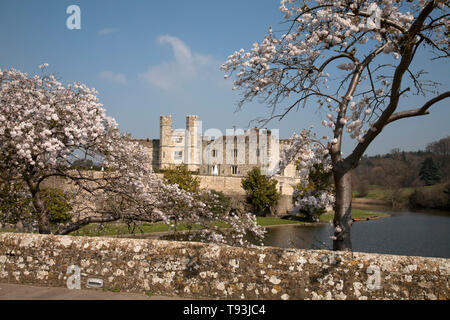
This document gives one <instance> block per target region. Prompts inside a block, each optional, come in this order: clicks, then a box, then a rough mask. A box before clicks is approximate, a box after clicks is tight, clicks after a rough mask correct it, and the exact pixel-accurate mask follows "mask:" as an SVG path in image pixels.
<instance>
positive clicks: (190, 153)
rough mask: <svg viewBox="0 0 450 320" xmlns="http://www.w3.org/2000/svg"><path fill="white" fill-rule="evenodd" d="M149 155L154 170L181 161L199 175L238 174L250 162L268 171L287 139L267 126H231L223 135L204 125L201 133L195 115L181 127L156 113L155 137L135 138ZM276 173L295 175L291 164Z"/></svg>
mask: <svg viewBox="0 0 450 320" xmlns="http://www.w3.org/2000/svg"><path fill="white" fill-rule="evenodd" d="M136 141H138V142H139V143H141V144H142V145H144V146H145V147H146V148H147V150H148V152H149V153H150V154H151V155H152V168H153V169H154V170H155V171H159V170H163V169H167V168H170V167H172V166H175V165H179V164H182V163H184V164H185V165H187V167H188V169H189V170H190V171H193V172H196V173H197V174H200V175H213V176H225V177H230V176H235V177H242V176H245V175H246V174H247V172H248V171H250V170H251V169H252V168H253V167H254V166H258V167H260V168H261V172H262V173H264V174H268V173H270V172H271V171H272V172H275V171H276V166H277V164H278V161H279V156H280V152H281V150H282V149H283V148H284V147H286V145H287V144H288V142H289V140H287V139H285V140H279V139H278V132H276V133H275V132H272V130H268V129H257V128H253V129H247V130H242V129H232V130H227V132H226V134H225V135H223V134H222V133H221V132H220V130H217V129H208V130H206V131H205V132H204V135H202V124H201V121H199V119H198V117H197V116H195V115H189V116H187V117H186V128H185V129H175V130H174V129H173V128H172V116H170V115H162V116H161V117H160V137H159V139H136ZM276 176H284V177H290V178H297V177H298V172H297V170H296V168H295V166H294V165H293V164H290V165H288V166H287V167H286V168H285V169H284V170H283V171H282V172H281V173H279V174H277V175H276Z"/></svg>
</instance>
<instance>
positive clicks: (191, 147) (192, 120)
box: [185, 115, 201, 171]
mask: <svg viewBox="0 0 450 320" xmlns="http://www.w3.org/2000/svg"><path fill="white" fill-rule="evenodd" d="M200 147H201V137H200V135H199V121H198V117H197V116H192V115H190V116H187V117H186V140H185V150H186V151H185V163H186V164H187V165H188V169H189V170H193V171H195V170H197V169H198V168H199V164H200V157H201V150H200Z"/></svg>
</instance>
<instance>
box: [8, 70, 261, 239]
mask: <svg viewBox="0 0 450 320" xmlns="http://www.w3.org/2000/svg"><path fill="white" fill-rule="evenodd" d="M46 67H47V65H43V66H41V69H42V76H38V75H36V76H28V75H27V74H25V73H22V72H20V71H18V70H15V69H10V70H0V159H1V160H2V161H1V163H0V178H1V180H0V191H1V195H2V199H3V200H2V201H0V204H1V206H0V220H1V221H6V220H8V221H11V220H15V221H26V222H28V223H31V222H36V223H37V226H38V231H39V232H40V233H51V232H52V233H56V234H68V233H70V232H72V231H74V230H77V229H78V228H80V227H82V226H84V225H86V224H89V223H94V222H97V223H106V222H111V221H117V220H121V219H123V220H126V221H147V222H157V221H163V222H164V223H167V224H173V222H174V221H181V220H182V221H183V222H184V223H187V224H195V225H197V226H198V227H200V228H201V232H200V235H201V237H202V239H204V240H205V241H214V242H228V243H232V244H237V245H247V244H248V243H247V242H246V241H245V240H244V236H245V234H246V232H250V233H253V234H254V235H255V236H257V237H262V236H263V230H262V228H260V227H259V226H258V225H257V224H256V218H255V217H254V216H252V215H245V216H243V217H241V219H234V218H233V217H229V216H228V215H221V216H219V215H215V214H213V213H212V212H211V211H210V210H209V208H208V207H207V206H206V205H205V204H204V203H203V202H201V201H199V200H198V199H197V198H195V197H194V195H193V194H192V193H190V192H188V191H185V190H183V189H181V188H178V186H177V185H170V184H167V183H165V182H164V181H163V180H162V179H160V178H158V177H157V176H156V174H154V173H153V171H152V169H151V163H152V162H151V156H150V154H149V153H148V152H147V151H146V150H145V148H144V147H143V146H141V145H140V144H139V143H137V142H134V141H133V140H132V139H131V137H130V136H129V135H126V134H120V133H119V130H118V128H117V123H116V121H115V120H114V119H113V118H111V117H108V116H106V111H105V109H103V108H102V105H101V104H100V103H99V101H98V98H97V96H96V95H97V92H96V91H95V90H94V89H89V88H87V87H86V85H84V84H81V83H78V82H75V83H73V84H68V85H66V86H64V85H63V84H62V83H61V82H59V81H58V80H56V78H55V76H54V75H51V74H50V75H47V74H44V72H45V70H46ZM83 159H92V161H94V162H95V163H101V164H102V166H103V167H104V168H106V169H105V170H104V171H101V172H98V171H90V170H86V168H85V166H83V165H81V166H80V165H79V164H80V163H81V164H83V163H84V164H86V162H83V161H80V160H83ZM74 164H75V165H74ZM53 178H59V179H61V180H62V181H63V183H64V195H65V196H67V198H64V199H68V200H69V201H70V203H69V204H68V206H65V203H64V202H61V201H59V202H57V201H56V199H59V200H61V197H58V196H57V194H54V193H53V196H51V197H50V198H49V197H48V196H47V195H46V193H45V188H44V187H45V185H46V183H47V182H48V181H49V180H50V179H53ZM60 195H61V194H60ZM52 199H53V200H52ZM50 200H52V201H50ZM55 201H56V202H55ZM180 203H182V204H184V207H185V208H188V209H186V210H179V209H180ZM55 206H56V207H57V208H58V210H59V213H60V217H59V218H60V219H56V220H53V222H55V223H56V222H59V223H57V225H56V226H55V227H52V226H51V224H50V222H51V221H50V220H51V214H50V213H51V210H49V208H54V209H55ZM25 207H27V208H29V210H22V209H23V208H25ZM69 207H70V210H68V209H69ZM11 208H13V209H12V210H10V209H11ZM58 210H57V211H58ZM62 213H64V215H65V214H70V215H71V217H72V219H70V221H68V220H69V219H61V218H64V217H61V214H62ZM212 220H222V221H225V222H227V223H228V224H229V225H230V226H231V229H230V230H231V231H232V232H231V234H232V236H231V237H225V236H224V232H223V231H222V230H216V229H214V228H212V227H211V223H210V222H211V221H212Z"/></svg>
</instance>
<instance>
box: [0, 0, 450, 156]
mask: <svg viewBox="0 0 450 320" xmlns="http://www.w3.org/2000/svg"><path fill="white" fill-rule="evenodd" d="M72 4H76V5H78V6H79V7H80V8H81V29H80V30H69V29H67V27H66V20H67V18H68V17H69V15H68V14H67V13H66V8H67V7H68V6H69V5H72ZM278 8H279V1H278V0H277V1H274V0H246V1H243V0H240V1H239V0H227V1H215V0H214V1H213V0H209V1H206V0H194V1H184V0H183V1H182V0H173V1H143V0H140V1H138V0H129V1H102V0H90V1H75V0H73V1H62V0H46V1H43V0H39V1H31V0H28V1H24V0H2V1H1V2H0V21H1V22H0V26H1V28H0V46H1V49H0V68H3V69H4V68H10V67H14V68H16V69H19V70H22V71H24V72H27V73H29V74H36V73H39V69H38V66H39V65H41V64H43V63H45V62H47V63H49V65H50V66H49V68H48V71H49V72H52V73H56V74H57V75H58V76H60V77H61V80H62V81H63V82H64V83H68V82H74V81H80V82H83V83H85V84H86V85H88V86H89V87H94V88H96V89H97V90H98V91H99V98H100V102H101V103H103V104H104V107H105V108H106V110H107V113H108V115H110V116H113V117H114V118H115V119H116V120H117V122H118V123H119V127H120V130H121V131H122V132H131V133H132V135H133V136H135V137H138V138H146V137H150V138H158V137H159V116H160V115H162V114H172V115H173V120H174V128H184V126H185V116H186V115H189V114H196V115H198V116H199V117H200V119H201V120H202V121H203V129H208V128H218V129H220V130H222V131H223V132H225V129H227V128H232V127H233V126H236V127H241V128H246V127H247V125H248V123H249V121H250V120H252V119H255V118H256V117H259V116H263V115H265V114H267V112H268V109H266V107H265V106H264V105H260V104H258V103H256V102H255V103H252V104H249V105H247V106H246V107H245V108H244V109H243V110H242V111H239V112H235V110H236V103H237V102H238V100H239V93H237V92H235V91H232V90H231V87H232V81H231V80H228V81H226V80H224V79H223V75H224V73H223V72H222V71H220V70H219V67H220V65H221V64H222V63H223V62H225V61H226V60H227V57H228V55H230V54H232V53H233V52H234V51H235V50H239V49H240V48H244V49H249V48H251V46H252V44H253V43H254V42H256V41H258V42H259V41H261V40H262V39H263V37H264V35H265V34H266V32H267V29H268V27H269V26H273V27H274V29H277V27H278V28H281V27H280V21H281V14H280V12H279V10H278ZM418 62H419V63H420V64H421V65H423V66H427V69H428V70H429V72H430V76H431V78H432V79H434V80H438V81H440V82H443V83H444V84H445V85H444V86H443V87H442V88H446V87H447V88H448V74H449V71H450V70H449V69H450V68H449V64H448V62H444V63H440V64H434V65H430V66H429V67H428V64H427V63H428V62H427V59H426V55H422V56H421V57H419V61H418ZM408 103H411V104H418V105H417V106H416V105H411V107H418V106H420V105H421V103H423V99H421V98H414V99H410V100H408ZM321 120H322V118H321V116H320V114H318V113H317V112H316V109H315V108H314V107H312V108H308V109H306V110H300V111H299V112H293V113H291V114H290V116H289V117H287V118H286V119H285V120H283V121H281V122H279V121H273V122H271V123H269V124H268V125H267V127H269V128H279V129H280V136H281V137H282V138H286V137H289V136H290V135H291V134H292V133H293V132H294V131H299V130H301V129H302V128H305V127H309V125H310V124H314V125H315V127H316V128H317V130H318V131H317V132H318V133H319V134H320V135H330V134H331V132H330V131H328V130H329V129H325V128H323V127H321V125H320V121H321ZM449 123H450V108H449V102H448V101H444V102H441V103H439V104H436V105H435V106H434V107H433V108H432V109H431V115H428V116H425V117H420V118H414V119H406V120H403V121H400V122H397V123H396V124H395V125H392V126H390V127H387V128H386V129H385V130H384V131H383V132H382V133H381V134H380V136H379V137H378V138H377V139H376V140H375V141H374V142H373V143H372V145H371V146H370V147H369V149H368V150H367V154H370V155H371V154H378V153H386V152H389V151H390V150H391V149H392V148H396V147H398V148H400V149H403V150H417V149H423V148H424V147H425V146H426V144H427V143H429V142H431V141H434V140H438V139H440V138H442V137H445V136H448V135H450V126H449ZM351 146H352V145H351V144H347V146H346V147H344V150H343V151H344V153H348V152H349V151H350V147H351Z"/></svg>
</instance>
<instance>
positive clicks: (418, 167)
mask: <svg viewBox="0 0 450 320" xmlns="http://www.w3.org/2000/svg"><path fill="white" fill-rule="evenodd" d="M352 181H353V190H354V191H356V196H358V197H365V196H367V194H368V192H369V186H370V185H377V186H381V187H383V188H384V189H385V191H386V194H387V195H388V196H387V197H388V200H391V201H392V202H394V201H395V199H396V198H398V197H399V195H400V193H401V190H402V188H411V187H412V188H415V189H416V191H415V192H414V194H413V195H411V197H410V199H409V200H410V201H409V202H410V205H412V206H414V207H427V208H430V207H433V208H440V209H442V208H447V206H448V204H447V198H448V196H447V194H448V193H445V192H444V191H445V190H447V192H448V187H447V189H445V188H446V186H447V184H449V183H450V136H448V137H445V138H443V139H440V140H438V141H434V142H431V143H429V144H428V145H427V147H426V149H425V150H419V151H402V150H400V149H398V148H396V149H392V150H391V152H389V153H387V154H384V155H376V156H370V157H369V156H364V157H363V158H362V159H361V163H360V165H359V166H358V167H357V168H356V169H355V170H353V179H352ZM435 185H439V186H441V185H442V187H438V186H437V187H436V188H431V189H430V188H429V189H427V190H422V189H423V188H420V187H423V186H435ZM441 189H442V190H441Z"/></svg>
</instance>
